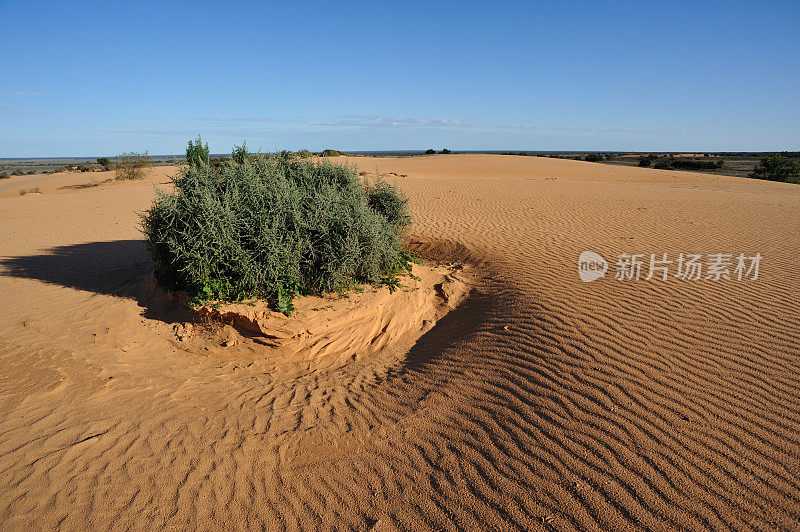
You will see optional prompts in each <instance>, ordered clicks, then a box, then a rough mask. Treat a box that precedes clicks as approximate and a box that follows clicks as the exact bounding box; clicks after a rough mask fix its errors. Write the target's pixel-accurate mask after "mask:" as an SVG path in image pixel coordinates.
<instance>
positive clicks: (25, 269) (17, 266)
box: [0, 240, 190, 323]
mask: <svg viewBox="0 0 800 532" xmlns="http://www.w3.org/2000/svg"><path fill="white" fill-rule="evenodd" d="M152 271H153V263H152V262H151V261H150V257H149V255H148V254H147V247H146V245H145V242H144V240H114V241H109V242H91V243H88V244H74V245H70V246H58V247H54V248H51V249H49V250H48V251H47V252H46V253H43V254H40V255H25V256H21V257H6V258H3V259H0V275H3V276H6V277H18V278H25V279H36V280H39V281H42V282H45V283H48V284H54V285H59V286H65V287H68V288H75V289H77V290H83V291H86V292H94V293H96V294H104V295H111V296H117V297H124V298H130V299H133V300H135V301H136V302H137V303H138V304H139V306H140V307H142V308H143V309H144V311H143V313H142V315H143V316H144V317H147V318H152V319H159V320H162V321H165V322H167V323H175V322H177V321H186V320H187V319H190V318H189V312H188V310H184V311H181V308H180V306H179V305H177V304H174V303H173V302H172V301H170V300H169V297H168V296H167V293H166V292H165V291H163V290H160V289H158V288H157V287H156V286H154V283H153V280H152V275H151V272H152Z"/></svg>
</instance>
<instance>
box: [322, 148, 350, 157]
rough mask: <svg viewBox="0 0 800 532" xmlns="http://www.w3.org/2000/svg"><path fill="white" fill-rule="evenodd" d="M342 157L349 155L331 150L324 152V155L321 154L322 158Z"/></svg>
mask: <svg viewBox="0 0 800 532" xmlns="http://www.w3.org/2000/svg"><path fill="white" fill-rule="evenodd" d="M340 155H347V154H346V153H345V152H343V151H339V150H331V149H327V150H322V153H320V156H321V157H338V156H340Z"/></svg>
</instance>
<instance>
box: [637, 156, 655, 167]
mask: <svg viewBox="0 0 800 532" xmlns="http://www.w3.org/2000/svg"><path fill="white" fill-rule="evenodd" d="M653 159H654V157H653V156H652V155H648V156H647V157H641V158H639V166H641V167H642V168H649V167H650V166H651V165H652V164H653Z"/></svg>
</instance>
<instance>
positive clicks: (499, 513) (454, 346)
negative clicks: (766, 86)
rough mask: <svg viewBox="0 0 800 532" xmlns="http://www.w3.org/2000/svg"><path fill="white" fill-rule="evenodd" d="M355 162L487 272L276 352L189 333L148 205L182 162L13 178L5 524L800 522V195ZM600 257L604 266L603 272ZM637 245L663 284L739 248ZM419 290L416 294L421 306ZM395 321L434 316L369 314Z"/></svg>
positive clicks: (439, 162) (711, 184)
mask: <svg viewBox="0 0 800 532" xmlns="http://www.w3.org/2000/svg"><path fill="white" fill-rule="evenodd" d="M339 160H340V161H344V160H345V159H343V158H340V159H339ZM349 161H350V162H354V163H357V164H358V165H359V169H360V170H362V171H365V172H370V173H372V174H374V173H375V172H376V171H377V172H378V173H381V174H386V178H387V179H389V180H391V181H396V182H397V183H398V185H399V186H400V187H402V188H403V190H405V191H406V192H407V193H408V194H409V195H410V197H411V199H412V205H413V213H414V217H415V222H414V225H413V226H412V228H411V231H410V235H409V237H410V240H411V241H412V243H411V245H412V247H413V248H414V249H415V250H416V251H417V252H418V253H419V254H420V255H422V256H423V257H426V258H428V259H429V261H430V262H429V264H438V265H440V266H437V267H438V268H448V267H449V268H461V265H464V268H466V270H468V271H471V272H474V273H475V275H474V276H473V277H471V279H472V281H471V282H472V283H473V284H471V285H470V286H471V289H470V290H469V292H468V294H467V295H466V297H465V298H464V299H463V300H461V298H460V297H459V298H456V299H457V301H454V302H453V304H452V305H451V306H453V307H455V309H454V310H450V311H449V312H448V313H444V312H441V311H436V312H434V311H431V310H430V308H432V307H425V309H428V310H418V311H415V312H420V313H422V312H428V313H429V314H426V316H428V317H429V318H430V319H426V320H417V321H419V323H417V322H416V321H414V320H415V319H416V314H415V313H414V312H411V313H409V312H404V311H403V309H402V308H400V309H398V305H395V306H394V307H392V305H391V304H390V303H387V302H386V299H385V296H386V295H385V294H384V295H382V294H379V293H376V294H374V297H373V299H370V303H369V304H372V305H373V307H370V308H374V309H375V312H374V319H372V318H371V316H370V315H364V313H363V312H361V313H359V312H358V308H359V307H358V305H356V303H347V302H344V303H342V302H341V301H340V302H338V303H340V304H341V305H348V304H350V305H351V307H350V309H351V310H350V311H351V312H355V313H354V314H352V316H354V318H353V320H351V321H347V320H346V319H344V318H341V319H342V320H343V321H342V323H346V324H347V327H345V328H344V329H346V331H345V332H346V333H347V335H350V336H348V338H354V337H358V338H359V340H358V341H357V342H350V341H349V340H347V341H342V343H341V345H344V346H346V348H345V347H342V348H341V349H340V348H337V347H336V346H337V345H339V344H335V342H336V341H338V336H337V334H338V333H337V331H341V330H344V329H342V328H337V327H330V328H329V329H326V331H328V332H327V334H330V335H331V341H330V342H326V343H323V344H320V343H319V342H317V343H315V342H314V341H313V339H312V340H308V338H306V340H308V341H306V342H305V343H304V342H298V343H295V344H287V345H289V347H293V349H289V352H288V353H287V352H285V353H284V355H282V356H275V349H276V348H275V347H273V346H270V345H266V344H268V342H266V343H259V342H258V341H257V340H258V338H257V337H258V335H251V336H253V337H250V336H248V335H247V334H243V335H240V337H237V338H236V341H235V342H232V343H230V345H228V347H225V346H224V345H223V344H224V343H225V342H219V341H217V340H219V338H217V337H215V336H213V335H209V336H207V337H205V336H203V334H200V333H197V331H201V332H202V330H204V329H203V325H202V324H199V325H195V326H193V327H188V329H191V330H192V331H195V329H197V331H195V333H196V334H193V336H196V338H195V339H187V338H186V337H187V336H192V335H190V334H189V333H187V327H186V326H185V325H183V323H184V322H185V321H186V320H187V319H188V318H187V316H186V315H185V311H184V310H183V309H182V308H181V307H180V306H179V305H177V306H176V305H175V303H174V302H173V301H171V300H169V298H168V297H167V296H166V295H165V293H164V292H163V291H160V290H159V289H157V287H155V288H154V287H153V286H152V283H151V282H150V281H149V279H150V277H149V276H150V272H151V270H152V266H151V264H150V261H149V258H148V256H147V252H146V249H145V245H144V242H143V240H142V236H141V234H140V233H139V232H138V230H137V227H136V226H137V222H138V217H137V214H136V213H137V212H140V211H142V210H144V209H146V208H148V206H149V205H150V203H151V201H152V199H153V197H154V189H153V184H156V186H168V185H167V182H168V180H167V177H168V175H170V173H173V172H175V168H164V167H161V168H157V169H153V170H152V171H151V172H150V174H149V176H148V178H147V179H145V180H144V181H141V182H129V183H100V184H99V185H98V186H92V187H88V188H80V187H76V186H74V185H82V184H86V183H90V182H92V181H97V182H100V181H103V180H104V179H107V178H109V177H111V174H108V175H106V174H100V173H98V174H56V175H50V176H24V177H22V176H21V177H13V178H11V179H8V180H3V181H0V224H1V226H2V231H0V528H2V529H3V530H14V529H52V528H58V527H60V528H61V529H64V530H86V529H106V528H118V529H125V528H135V529H142V530H152V529H155V528H158V527H167V528H171V529H196V528H201V529H223V528H227V529H231V528H232V529H239V528H253V529H268V530H275V529H286V530H296V529H298V528H301V527H302V528H322V529H328V528H334V527H347V528H349V527H353V528H356V529H368V528H375V529H376V530H394V529H410V530H417V529H446V530H456V529H471V530H478V529H518V530H530V529H537V528H547V529H560V530H561V529H563V530H568V529H627V528H649V529H658V530H664V529H680V528H688V529H707V528H713V529H750V528H759V529H775V528H777V529H786V530H790V529H797V528H800V336H799V335H800V333H798V330H800V268H799V267H798V264H799V261H800V216H798V213H800V186H797V185H789V184H782V183H771V182H764V181H756V180H750V179H743V178H733V177H725V176H711V175H702V174H696V173H686V172H671V171H662V170H651V169H640V168H631V167H620V166H610V165H602V164H596V163H586V162H578V161H569V160H556V159H545V158H536V157H516V156H500V155H435V156H425V157H414V158H362V157H359V158H353V159H350V160H349ZM33 187H38V188H39V189H40V190H41V191H42V193H41V194H34V193H30V194H26V195H24V196H20V195H19V190H20V189H23V190H25V189H31V188H33ZM587 250H591V251H594V252H596V253H598V254H600V255H602V256H603V257H605V258H606V259H607V260H608V261H609V263H610V265H609V268H610V270H609V272H608V273H607V275H606V276H605V277H604V278H601V279H599V280H596V281H594V282H591V283H584V282H582V281H581V280H580V278H579V276H578V266H577V261H578V256H579V255H580V254H581V252H583V251H587ZM623 253H628V254H633V253H641V254H643V255H644V261H645V264H644V266H643V270H642V277H645V276H646V273H647V267H648V262H649V258H650V255H651V254H657V255H658V256H659V257H661V256H662V254H663V253H666V254H667V256H668V258H669V259H671V260H676V259H677V258H678V256H679V254H680V253H684V254H688V253H696V254H702V255H703V257H704V260H705V258H706V257H708V256H710V255H712V254H716V253H725V254H732V255H733V256H734V260H733V265H732V266H731V267H730V273H731V275H730V277H731V279H727V280H726V279H719V280H713V279H705V278H701V279H699V280H694V281H692V280H682V279H680V278H676V277H674V273H676V269H675V268H676V265H675V264H673V265H672V270H671V275H670V276H669V277H668V279H667V280H663V279H662V278H661V277H660V275H658V276H654V277H653V278H651V279H650V280H639V281H635V280H632V279H631V280H617V279H615V272H614V271H613V270H614V268H615V265H616V261H617V257H618V256H619V255H620V254H623ZM740 253H744V254H745V255H746V256H754V255H756V254H760V255H761V257H762V258H761V263H760V268H759V273H758V278H757V279H748V278H745V279H743V280H741V281H740V280H738V279H737V278H736V276H735V275H733V269H734V267H735V266H736V261H735V256H737V255H738V254H740ZM459 271H460V270H459ZM440 273H441V274H442V275H450V274H448V273H447V272H445V271H444V270H440ZM703 274H704V275H705V271H704V272H703ZM437 282H439V280H437V279H434V280H433V281H432V283H434V284H435V283H437ZM413 288H414V287H408V288H407V290H408V291H405V292H404V291H402V290H401V291H398V292H397V293H395V294H393V295H395V296H398V297H407V298H409V303H408V305H410V306H409V307H404V308H412V309H420V308H422V307H420V306H419V305H422V303H420V301H421V300H420V301H417V300H413V297H412V296H413V293H414V292H413ZM384 290H386V289H384ZM442 291H443V289H442V288H441V286H440V288H439V291H438V292H437V293H438V295H439V297H441V298H443V299H442V300H441V301H439V300H437V301H438V303H437V302H434V303H435V304H436V305H439V306H438V307H436V308H439V309H440V310H441V308H442V307H441V303H442V301H445V302H446V301H447V298H446V297H444V296H442V293H441V292H442ZM367 295H369V294H367ZM445 295H446V294H445ZM379 296H380V297H379ZM364 297H366V296H364ZM412 300H413V301H412ZM354 301H355V300H354ZM414 301H416V302H414ZM457 302H458V303H460V304H458V305H457V306H456V304H455V303H457ZM323 303H324V302H323ZM364 304H366V303H364ZM414 305H418V306H414ZM322 306H324V304H323V305H322ZM390 307H391V309H392V312H388V311H387V312H385V313H382V309H384V310H385V309H387V308H390ZM315 308H317V307H315ZM354 309H355V310H354ZM445 310H449V309H445ZM328 311H330V309H329V310H328ZM309 312H312V313H313V312H317V311H313V310H312V311H309ZM320 312H326V311H324V310H323V311H320ZM331 312H333V311H331ZM319 316H322V315H321V314H320V315H319ZM317 319H319V318H317ZM331 319H332V320H334V322H335V319H339V318H336V317H334V316H331ZM381 320H386V321H381ZM392 320H394V321H392ZM398 320H401V322H402V323H403V324H407V323H411V322H413V323H417V324H416V325H414V326H413V327H412V328H415V330H416V335H413V334H412V333H414V331H411V332H409V329H408V327H405V326H402V327H400V328H399V329H397V330H398V331H401V333H398V335H397V338H399V339H400V340H398V341H396V342H395V341H384V340H380V341H379V344H373V343H372V340H369V342H367V343H364V341H363V338H365V336H364V335H360V336H359V334H360V333H359V334H357V333H358V332H359V331H361V330H362V329H364V328H371V329H372V330H373V332H371V333H370V334H372V336H371V337H370V336H366V338H378V337H380V335H379V334H378V333H379V332H380V331H381V329H382V326H383V325H381V326H380V327H376V323H380V324H384V323H387V324H388V323H390V322H391V323H394V324H395V325H397V324H398V323H400V322H398ZM423 322H424V323H423ZM332 323H333V322H332ZM336 323H338V322H336ZM404 327H405V328H404ZM387 330H394V329H391V327H390V328H388V329H387ZM375 331H377V333H376V332H375ZM313 332H314V331H313V330H312V331H311V332H310V333H309V334H313ZM362 332H363V331H362ZM237 334H238V333H237ZM409 334H412V336H413V338H411V336H409ZM376 335H377V336H376ZM382 338H384V339H385V338H386V337H382ZM331 342H333V343H334V347H333V348H328V347H325V348H324V349H321V350H320V349H316V348H313V346H317V347H318V346H320V345H323V346H328V345H329V344H330V343H331ZM234 344H235V345H234ZM285 347H286V346H284V348H285ZM345 351H347V352H345ZM328 355H330V356H328Z"/></svg>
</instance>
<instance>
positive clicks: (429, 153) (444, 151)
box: [425, 148, 450, 155]
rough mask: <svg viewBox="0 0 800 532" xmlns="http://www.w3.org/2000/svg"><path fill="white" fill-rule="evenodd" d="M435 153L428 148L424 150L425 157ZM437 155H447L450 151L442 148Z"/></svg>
mask: <svg viewBox="0 0 800 532" xmlns="http://www.w3.org/2000/svg"><path fill="white" fill-rule="evenodd" d="M435 153H436V150H434V149H433V148H428V149H427V150H425V155H434V154H435ZM439 153H442V154H448V153H450V150H449V149H447V148H444V149H443V150H442V151H440V152H439Z"/></svg>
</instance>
